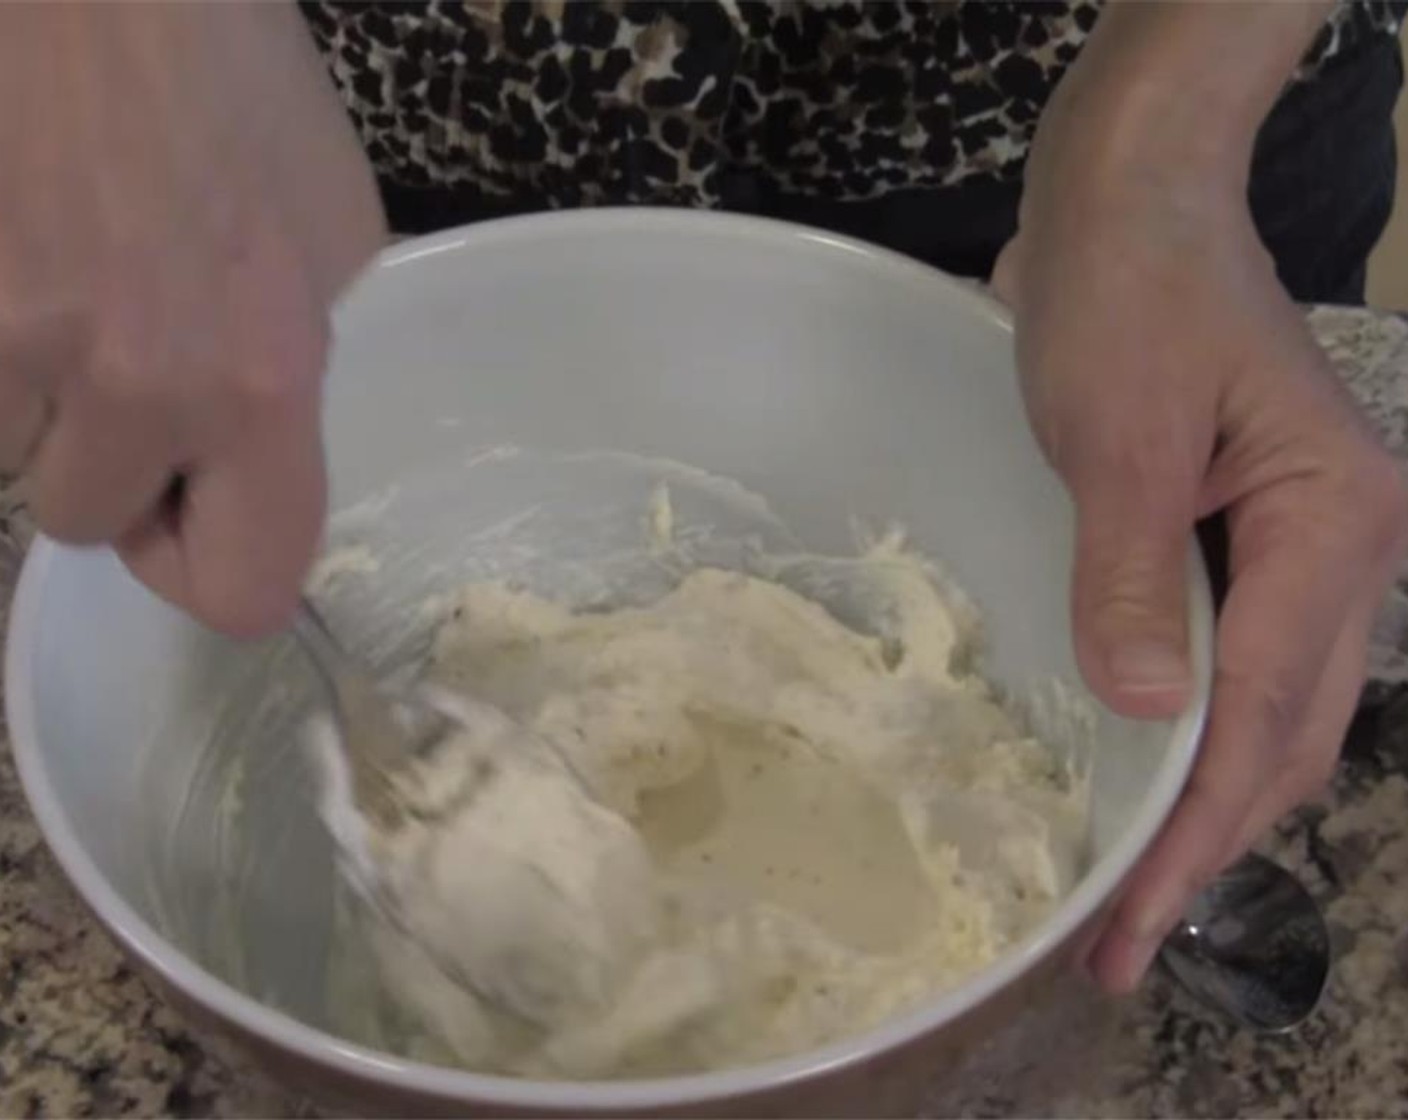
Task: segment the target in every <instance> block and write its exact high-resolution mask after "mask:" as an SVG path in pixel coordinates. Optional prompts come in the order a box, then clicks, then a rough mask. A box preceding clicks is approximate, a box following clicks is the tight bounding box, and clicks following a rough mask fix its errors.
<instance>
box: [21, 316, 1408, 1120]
mask: <svg viewBox="0 0 1408 1120" xmlns="http://www.w3.org/2000/svg"><path fill="white" fill-rule="evenodd" d="M1311 323H1312V325H1313V327H1314V329H1315V332H1316V334H1317V335H1318V337H1319V338H1320V340H1321V342H1322V343H1323V344H1324V345H1325V347H1326V349H1327V350H1328V352H1329V353H1330V355H1331V357H1332V358H1333V359H1334V361H1335V364H1336V366H1337V368H1338V369H1339V370H1340V372H1341V374H1342V376H1343V377H1344V380H1345V382H1346V384H1347V385H1348V386H1349V388H1350V390H1351V392H1353V393H1354V395H1355V396H1356V397H1357V398H1358V399H1359V400H1360V402H1361V403H1362V404H1363V406H1364V407H1365V409H1366V411H1367V412H1368V414H1369V416H1370V417H1371V418H1372V420H1373V421H1374V422H1375V423H1376V424H1377V425H1378V426H1379V428H1380V429H1381V430H1382V431H1383V433H1384V435H1385V437H1386V438H1387V440H1388V441H1389V443H1390V445H1391V446H1392V447H1393V448H1394V449H1395V450H1396V451H1397V452H1399V453H1400V454H1403V455H1404V456H1405V458H1408V323H1405V322H1404V321H1403V320H1401V319H1399V318H1396V317H1392V316H1386V315H1378V314H1374V313H1369V312H1361V311H1349V310H1340V309H1318V310H1316V311H1314V312H1312V314H1311ZM11 512H12V511H10V510H7V509H6V508H5V507H4V506H3V505H0V602H2V603H8V600H9V596H10V593H11V591H12V590H13V587H14V580H15V576H16V574H17V572H18V568H19V563H20V559H21V557H22V553H23V548H24V543H25V542H24V536H25V533H24V529H23V519H22V518H21V517H16V516H11ZM1405 586H1408V585H1405ZM3 621H4V615H3V610H2V609H0V625H3ZM1373 671H1374V677H1375V680H1374V681H1373V682H1372V683H1371V684H1370V686H1369V689H1368V691H1367V692H1366V698H1365V704H1364V706H1363V707H1362V708H1361V711H1360V714H1359V716H1358V718H1357V719H1356V722H1355V726H1354V728H1353V729H1352V730H1351V733H1350V737H1349V742H1348V744H1347V747H1346V751H1345V756H1344V762H1343V764H1342V766H1341V768H1340V771H1339V775H1338V777H1337V778H1336V780H1335V782H1334V784H1333V787H1332V788H1331V789H1330V790H1328V791H1327V792H1326V793H1325V795H1324V796H1323V797H1322V798H1321V799H1320V800H1319V801H1318V802H1316V803H1314V804H1312V805H1309V806H1307V807H1306V808H1304V809H1302V810H1300V811H1299V812H1298V813H1296V814H1295V815H1294V816H1293V817H1291V818H1290V819H1288V820H1287V821H1285V822H1283V824H1282V825H1281V827H1280V828H1279V830H1278V831H1277V834H1276V835H1275V836H1274V837H1273V838H1271V839H1270V840H1269V841H1268V842H1267V845H1266V850H1267V851H1268V852H1269V853H1270V854H1272V855H1273V856H1275V857H1276V858H1278V859H1280V860H1281V861H1282V862H1283V863H1285V864H1286V865H1287V866H1289V867H1292V868H1294V869H1295V870H1296V872H1297V873H1298V874H1299V875H1300V876H1301V877H1302V880H1303V881H1304V882H1305V883H1306V884H1307V885H1308V886H1309V887H1310V889H1311V890H1312V891H1313V892H1314V893H1315V895H1316V896H1317V897H1318V898H1319V899H1320V901H1321V903H1322V904H1323V905H1324V907H1325V908H1326V911H1327V913H1328V915H1329V920H1330V924H1331V929H1332V935H1333V938H1334V943H1335V947H1336V955H1337V961H1336V966H1335V971H1334V974H1333V977H1332V980H1331V988H1330V991H1329V993H1328V995H1327V997H1326V1000H1325V1003H1324V1005H1323V1007H1322V1009H1321V1010H1320V1011H1319V1013H1318V1014H1317V1015H1316V1016H1315V1018H1314V1019H1313V1020H1312V1021H1311V1022H1310V1023H1308V1024H1307V1025H1306V1026H1304V1027H1303V1028H1302V1029H1300V1030H1299V1031H1298V1032H1296V1033H1294V1034H1291V1035H1289V1036H1285V1037H1277V1038H1261V1037H1256V1036H1253V1035H1249V1034H1244V1033H1239V1032H1237V1031H1236V1030H1234V1029H1232V1028H1230V1027H1229V1026H1228V1025H1227V1024H1226V1023H1225V1022H1222V1021H1220V1020H1218V1019H1217V1018H1216V1017H1214V1016H1212V1015H1210V1014H1209V1013H1206V1012H1204V1011H1203V1010H1202V1009H1201V1008H1199V1007H1197V1006H1196V1005H1194V1004H1193V1003H1191V1001H1189V1000H1188V999H1187V997H1186V996H1184V995H1183V994H1182V993H1181V992H1179V991H1176V990H1174V989H1173V988H1172V987H1171V986H1170V985H1169V984H1168V983H1166V982H1165V981H1163V980H1162V979H1159V978H1155V979H1154V980H1153V981H1152V982H1150V983H1149V984H1148V985H1146V987H1145V989H1144V990H1143V991H1142V992H1141V993H1140V994H1139V995H1138V996H1136V997H1134V998H1132V999H1129V1000H1126V1001H1112V1000H1107V999H1104V998H1102V997H1100V996H1098V995H1096V994H1095V993H1094V992H1093V991H1092V990H1090V988H1089V987H1088V986H1087V985H1086V984H1084V983H1083V982H1082V981H1080V980H1078V979H1076V978H1074V977H1072V978H1069V979H1068V980H1066V981H1064V982H1063V983H1062V985H1061V986H1059V987H1058V989H1057V990H1056V991H1055V992H1053V993H1052V994H1051V996H1050V998H1049V999H1047V1000H1046V1001H1045V1002H1044V1003H1043V1004H1042V1005H1040V1006H1039V1007H1034V1008H1032V1009H1030V1010H1029V1011H1028V1012H1027V1013H1026V1014H1025V1017H1024V1018H1023V1019H1021V1020H1020V1021H1019V1022H1017V1023H1016V1024H1014V1025H1013V1026H1012V1027H1011V1028H1010V1029H1009V1030H1007V1031H1006V1033H1004V1034H1002V1035H1001V1036H999V1037H996V1038H994V1039H992V1040H991V1042H990V1044H989V1045H988V1046H987V1047H986V1048H984V1049H983V1050H981V1051H980V1052H978V1053H977V1054H975V1055H974V1056H973V1057H972V1058H971V1059H970V1061H969V1063H968V1066H967V1068H966V1070H965V1071H964V1072H963V1074H962V1075H961V1076H959V1077H958V1078H956V1079H953V1080H951V1081H949V1082H947V1083H946V1084H945V1085H942V1086H936V1087H935V1089H934V1091H933V1093H932V1095H931V1098H930V1100H929V1101H928V1104H927V1107H926V1108H925V1113H926V1115H932V1116H947V1115H1023V1116H1037V1115H1061V1116H1067V1115H1069V1116H1092V1117H1093V1116H1115V1115H1121V1116H1135V1115H1180V1116H1229V1115H1235V1114H1241V1115H1247V1114H1256V1115H1293V1116H1390V1115H1408V1041H1405V1040H1408V933H1406V932H1405V931H1408V689H1403V688H1402V687H1401V685H1402V684H1403V683H1404V682H1405V681H1408V594H1403V593H1400V594H1399V595H1397V596H1395V598H1394V599H1393V601H1392V602H1391V603H1390V604H1389V605H1388V607H1387V608H1386V610H1385V613H1384V615H1383V617H1382V619H1381V625H1380V631H1379V634H1378V644H1377V647H1376V649H1375V651H1374V658H1373ZM128 1113H131V1114H143V1115H151V1114H158V1113H160V1114H165V1115H202V1116H206V1115H209V1116H288V1115H315V1114H316V1113H315V1111H314V1110H313V1108H312V1107H311V1106H310V1105H309V1104H308V1103H307V1102H305V1101H303V1100H301V1099H299V1098H296V1097H292V1096H290V1095H288V1094H286V1093H284V1092H282V1091H281V1090H279V1089H278V1088H277V1087H275V1086H273V1085H271V1084H270V1083H268V1082H267V1081H266V1080H265V1079H264V1078H263V1077H262V1076H261V1075H259V1074H258V1073H257V1072H256V1071H253V1070H251V1069H249V1068H247V1067H246V1066H245V1065H243V1064H242V1063H241V1062H240V1061H239V1060H238V1059H237V1058H235V1057H233V1056H231V1055H228V1054H223V1053H218V1052H217V1051H216V1050H215V1049H213V1048H212V1046H211V1045H210V1044H209V1043H207V1042H205V1041H202V1040H201V1039H200V1038H197V1037H195V1036H193V1035H192V1034H191V1033H189V1032H188V1031H187V1030H186V1029H185V1027H184V1026H183V1025H182V1023H181V1021H180V1020H179V1019H178V1018H177V1017H176V1016H175V1015H174V1014H173V1013H172V1012H171V1011H170V1010H168V1009H167V1008H166V1007H165V1005H164V1004H162V1003H161V1002H160V1001H159V1000H158V999H157V998H155V997H154V996H153V995H152V994H151V992H150V991H149V990H148V989H147V987H146V986H145V985H144V983H143V982H142V980H141V979H140V978H139V977H138V976H137V975H136V974H134V973H133V971H132V970H131V969H130V968H129V967H128V966H127V964H126V963H125V962H124V960H123V957H122V955H121V954H120V953H119V952H118V950H117V949H116V947H115V946H114V945H113V943H112V942H111V941H110V940H109V938H108V937H107V936H106V934H105V933H104V932H103V931H102V930H101V929H99V928H98V927H97V925H96V924H95V923H94V922H93V920H92V919H91V918H90V917H89V916H88V914H87V913H86V911H85V910H84V908H83V907H82V905H81V904H80V903H79V902H78V901H77V899H76V897H75V895H74V894H73V892H72V890H71V889H70V888H69V886H68V884H67V883H66V882H65V880H64V879H63V877H62V875H61V874H60V872H59V870H58V868H57V867H56V866H55V864H54V861H53V860H52V858H51V857H50V856H49V854H48V852H47V851H46V849H45V848H44V846H43V843H42V842H41V840H40V837H39V832H38V829H37V828H36V827H35V825H34V822H33V820H32V819H31V817H30V814H29V812H28V810H27V808H26V806H25V802H24V798H23V796H22V794H21V792H20V788H19V783H18V780H17V778H16V776H15V771H14V767H13V765H12V762H11V759H10V753H9V739H8V735H7V734H5V733H4V729H3V726H0V1116H24V1115H32V1116H37V1115H45V1116H80V1115H106V1116H111V1115H117V1114H128Z"/></svg>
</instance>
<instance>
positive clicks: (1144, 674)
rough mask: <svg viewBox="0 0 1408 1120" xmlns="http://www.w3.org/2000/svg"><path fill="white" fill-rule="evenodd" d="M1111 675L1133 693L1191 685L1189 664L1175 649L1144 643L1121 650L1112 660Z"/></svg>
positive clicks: (1122, 647) (1116, 652)
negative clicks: (1189, 681) (1189, 683)
mask: <svg viewBox="0 0 1408 1120" xmlns="http://www.w3.org/2000/svg"><path fill="white" fill-rule="evenodd" d="M1110 671H1111V673H1112V674H1113V675H1114V678H1115V680H1116V681H1117V682H1118V683H1119V685H1120V687H1121V688H1125V689H1128V690H1130V691H1132V692H1163V691H1170V690H1173V689H1178V688H1185V687H1187V685H1188V661H1187V659H1186V658H1185V657H1184V656H1183V654H1182V653H1181V652H1180V651H1179V650H1177V649H1175V648H1174V647H1172V646H1166V645H1162V644H1160V643H1157V642H1140V643H1136V644H1134V645H1128V646H1121V647H1120V648H1119V649H1117V650H1115V652H1114V656H1113V657H1111V659H1110Z"/></svg>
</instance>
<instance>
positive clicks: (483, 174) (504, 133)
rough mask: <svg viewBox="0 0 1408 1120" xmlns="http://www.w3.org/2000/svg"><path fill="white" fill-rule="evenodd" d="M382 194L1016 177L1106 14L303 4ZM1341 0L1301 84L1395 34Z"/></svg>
mask: <svg viewBox="0 0 1408 1120" xmlns="http://www.w3.org/2000/svg"><path fill="white" fill-rule="evenodd" d="M302 6H303V10H304V12H305V14H306V16H307V19H308V23H309V26H310V27H311V29H312V31H313V34H314V37H315V39H316V40H317V42H318V45H319V46H320V48H321V49H322V51H323V53H324V55H325V57H326V59H327V61H328V65H329V67H330V70H331V72H332V75H333V78H334V80H335V82H336V84H337V86H338V88H339V90H340V91H341V94H342V96H343V98H344V100H345V102H346V104H347V107H348V110H349V112H350V113H351V116H352V119H353V121H354V122H355V124H356V127H357V129H358V130H359V132H360V133H361V137H362V140H363V142H364V144H365V147H366V150H367V152H368V154H369V156H370V158H371V160H372V162H373V164H374V166H375V168H376V170H377V172H378V174H379V176H380V177H381V178H382V181H383V183H391V184H396V185H399V186H402V187H408V188H431V189H441V190H453V191H455V192H459V193H468V194H470V195H477V196H480V197H483V198H485V199H488V200H493V199H509V198H527V199H532V200H534V201H535V203H536V204H537V205H543V206H575V205H583V204H604V203H617V204H619V203H654V204H674V205H689V206H710V205H717V204H719V202H720V183H721V179H722V177H724V176H727V175H728V174H730V173H736V172H738V171H740V170H741V171H743V172H745V173H749V174H754V175H759V176H762V177H764V178H765V179H766V180H767V182H768V183H769V185H770V187H771V188H772V189H774V190H777V191H780V192H784V193H797V194H801V195H811V196H820V197H825V198H830V199H836V200H853V199H866V198H872V197H875V196H877V195H879V194H881V193H883V192H886V191H888V190H891V189H894V188H899V187H926V186H945V185H950V184H954V183H958V182H959V181H961V180H964V179H967V178H969V177H972V176H978V175H987V176H993V177H997V178H1001V179H1010V178H1013V177H1016V176H1018V175H1020V172H1021V166H1022V163H1023V160H1024V158H1025V156H1026V152H1027V148H1028V145H1029V144H1030V142H1031V138H1032V133H1033V131H1034V129H1035V126H1036V122H1037V117H1038V115H1039V114H1040V112H1041V109H1042V106H1043V105H1044V104H1045V101H1046V98H1047V96H1048V95H1049V93H1050V92H1051V90H1052V89H1053V87H1054V86H1055V84H1056V82H1057V81H1058V80H1059V79H1060V77H1061V74H1062V73H1063V72H1064V70H1065V68H1066V67H1067V66H1068V65H1069V64H1070V62H1071V60H1072V59H1074V58H1075V57H1076V54H1077V53H1078V52H1079V50H1080V48H1081V44H1082V42H1083V41H1084V39H1085V37H1086V36H1087V34H1088V33H1089V32H1090V29H1091V28H1092V27H1093V26H1094V24H1095V20H1096V16H1097V14H1098V4H1097V3H1096V2H1095V0H1070V2H1063V0H1019V2H1008V3H979V2H977V0H937V2H936V0H909V2H903V0H776V2H771V3H764V2H758V0H687V2H682V3H647V2H639V0H614V2H610V0H607V2H589V0H555V2H554V0H541V2H532V3H530V2H526V0H489V2H479V3H474V2H460V3H456V2H453V0H431V2H429V3H425V2H421V3H353V4H344V3H337V2H335V0H312V2H307V3H304V4H303V5H302ZM1399 15H1400V8H1399V5H1397V4H1395V3H1392V2H1390V0H1341V2H1340V4H1339V5H1338V7H1337V8H1336V10H1335V12H1334V14H1333V16H1332V17H1331V18H1330V20H1329V21H1328V22H1327V23H1326V25H1325V27H1324V28H1323V30H1322V31H1321V33H1320V35H1319V37H1318V38H1317V40H1316V42H1315V43H1314V44H1313V46H1312V47H1311V49H1310V50H1309V52H1308V53H1307V55H1306V57H1305V59H1304V61H1303V63H1302V66H1301V68H1300V70H1299V71H1298V73H1297V75H1296V78H1295V80H1298V81H1306V80H1313V78H1314V76H1315V75H1316V74H1317V73H1318V72H1319V70H1320V69H1321V68H1322V67H1324V66H1325V65H1327V64H1328V63H1329V62H1330V61H1331V60H1332V59H1334V58H1335V57H1337V56H1339V55H1342V54H1343V53H1344V52H1346V51H1348V50H1349V49H1350V48H1351V47H1352V46H1353V45H1354V44H1355V43H1356V42H1360V41H1362V40H1364V39H1365V38H1366V37H1368V36H1372V35H1377V34H1396V32H1397V29H1398V19H1399Z"/></svg>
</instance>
